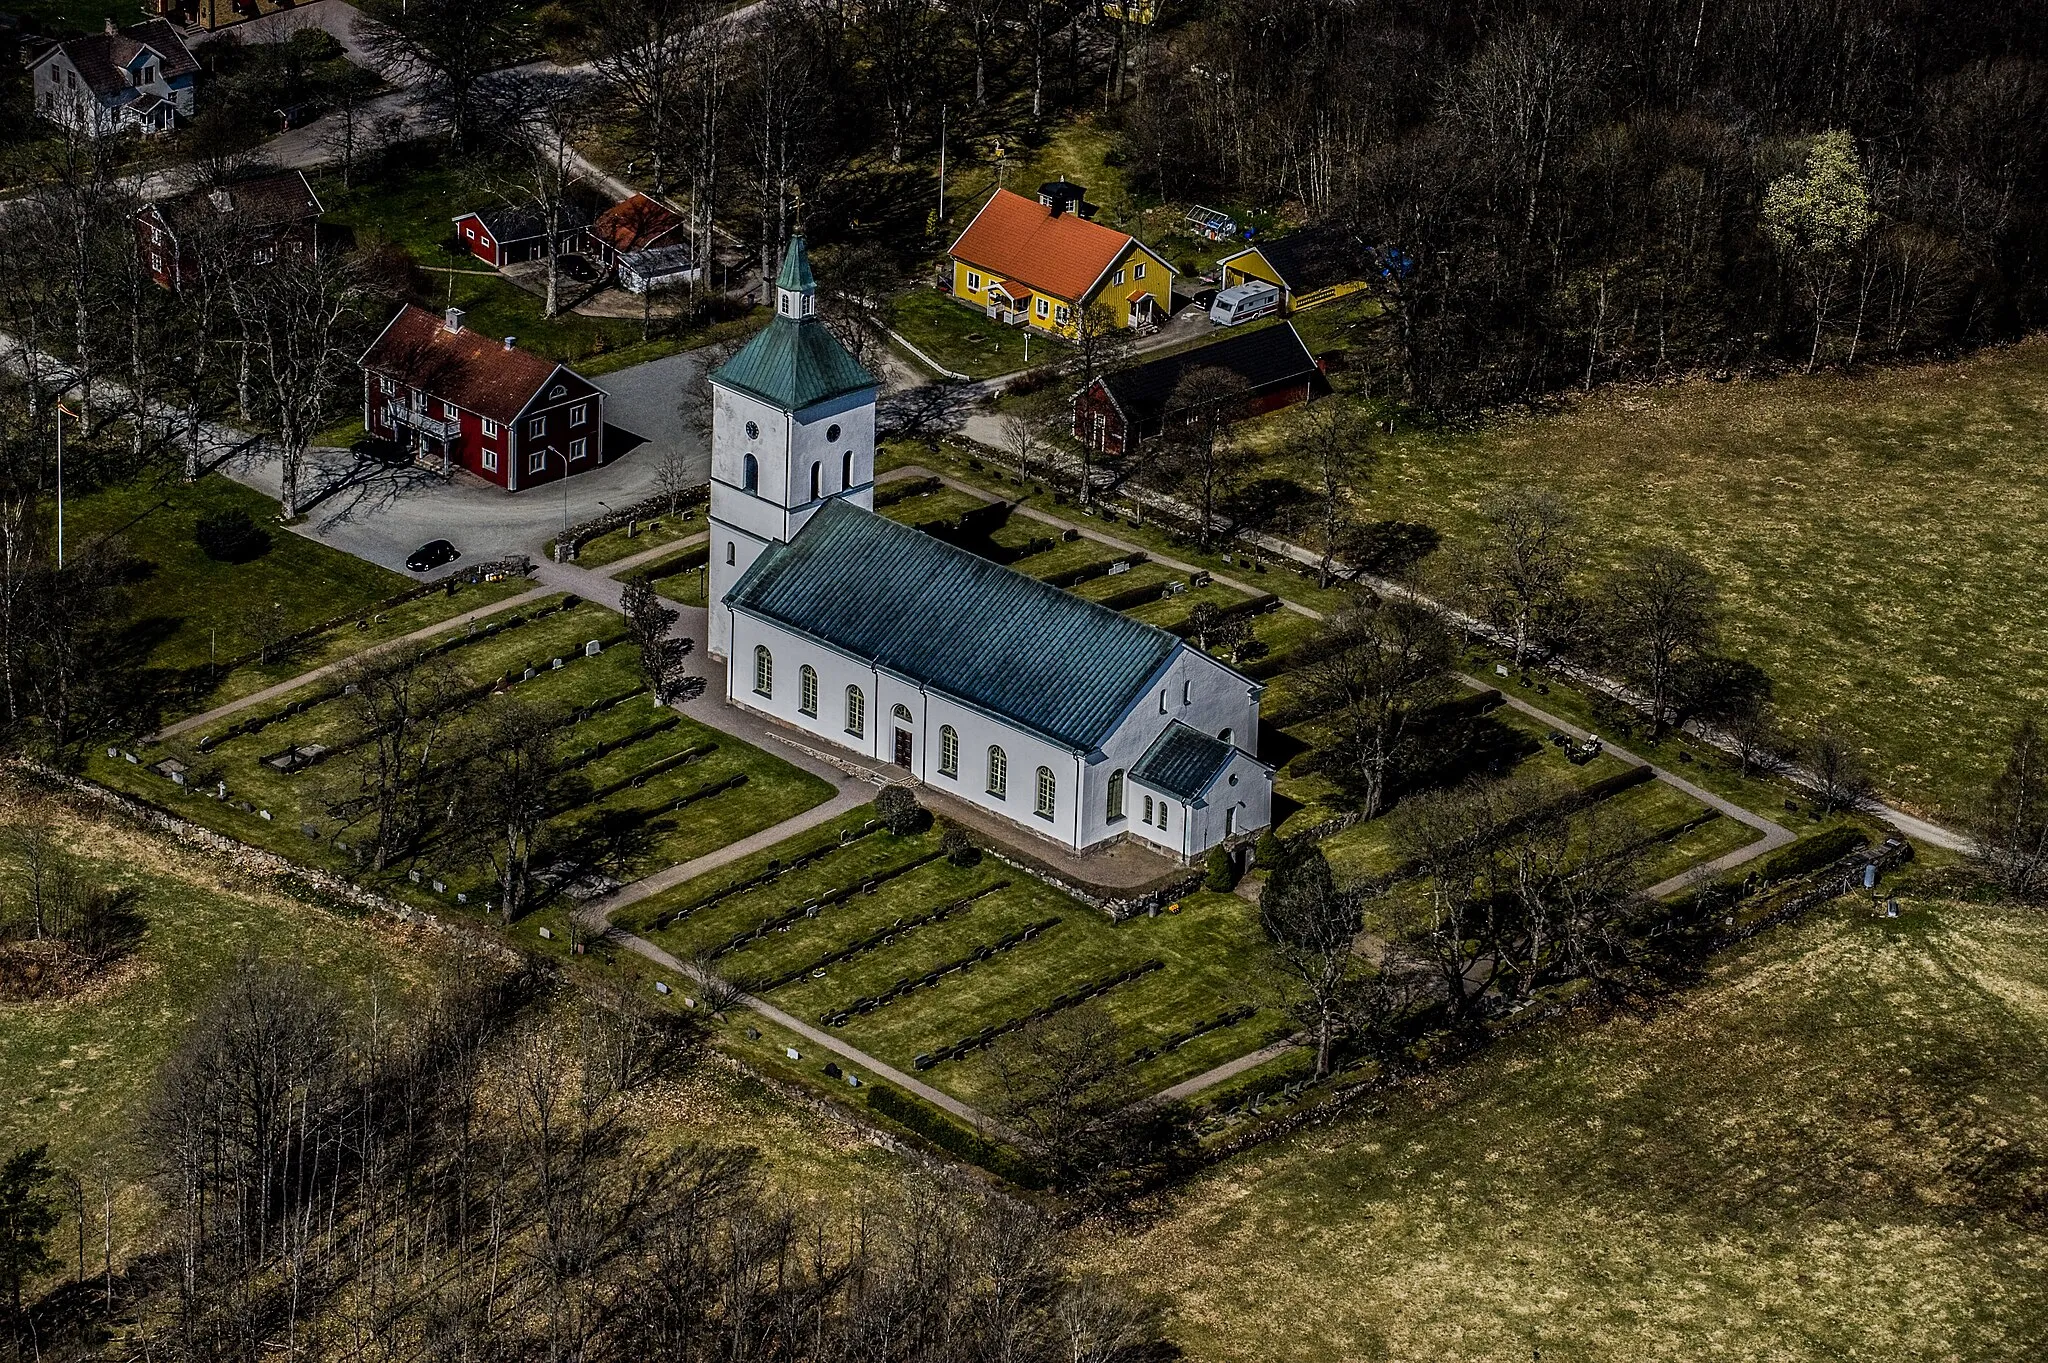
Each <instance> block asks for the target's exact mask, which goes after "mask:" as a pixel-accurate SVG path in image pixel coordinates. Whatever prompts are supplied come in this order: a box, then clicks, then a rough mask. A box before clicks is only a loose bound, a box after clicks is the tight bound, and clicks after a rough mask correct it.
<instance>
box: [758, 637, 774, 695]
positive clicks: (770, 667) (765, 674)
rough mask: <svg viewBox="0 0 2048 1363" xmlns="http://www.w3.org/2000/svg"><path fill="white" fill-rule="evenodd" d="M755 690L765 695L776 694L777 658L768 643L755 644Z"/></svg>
mask: <svg viewBox="0 0 2048 1363" xmlns="http://www.w3.org/2000/svg"><path fill="white" fill-rule="evenodd" d="M754 690H755V692H756V693H757V694H759V695H763V696H772V695H774V694H775V659H774V658H772V657H770V656H769V653H768V646H767V645H766V644H755V645H754Z"/></svg>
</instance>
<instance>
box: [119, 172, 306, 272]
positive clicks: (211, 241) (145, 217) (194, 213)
mask: <svg viewBox="0 0 2048 1363" xmlns="http://www.w3.org/2000/svg"><path fill="white" fill-rule="evenodd" d="M202 245H203V246H206V247H208V248H210V249H225V250H227V251H231V252H233V253H234V254H236V255H238V256H239V257H240V258H241V259H242V260H243V261H244V262H246V263H248V264H251V265H268V264H270V263H271V262H272V261H274V260H277V259H279V258H280V257H292V256H301V255H311V254H313V252H314V251H316V250H318V249H319V247H320V200H319V198H318V197H317V196H315V195H314V193H313V187H312V186H311V185H309V184H307V183H306V177H305V176H304V175H302V174H300V173H299V172H298V171H296V170H288V171H285V172H283V173H282V174H279V175H259V176H257V177H255V178H253V179H249V180H237V181H235V182H234V183H232V184H226V185H221V186H220V187H218V188H216V189H204V190H194V191H193V192H191V193H190V194H184V195H181V196H179V197H178V198H175V199H169V200H166V201H165V202H163V203H153V204H144V205H143V206H142V208H141V209H140V210H138V211H137V213H136V214H135V249H136V250H137V251H138V252H140V253H141V257H142V261H143V264H144V265H146V266H147V267H148V269H149V275H150V278H152V279H154V280H156V282H157V283H158V284H159V285H161V286H163V287H164V288H166V289H170V290H173V291H177V290H181V289H183V288H184V286H185V281H186V280H187V279H189V278H190V277H191V276H192V272H193V271H194V270H195V269H196V268H197V262H198V253H199V250H200V248H201V246H202Z"/></svg>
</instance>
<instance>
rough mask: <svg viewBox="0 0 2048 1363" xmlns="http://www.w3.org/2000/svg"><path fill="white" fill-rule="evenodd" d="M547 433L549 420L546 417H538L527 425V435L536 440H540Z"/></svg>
mask: <svg viewBox="0 0 2048 1363" xmlns="http://www.w3.org/2000/svg"><path fill="white" fill-rule="evenodd" d="M547 433H548V419H547V418H546V417H544V416H537V417H535V418H533V420H531V421H529V422H527V423H526V434H527V435H528V436H529V437H531V438H532V439H534V440H538V439H540V438H541V437H542V436H544V435H546V434H547Z"/></svg>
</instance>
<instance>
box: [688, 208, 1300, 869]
mask: <svg viewBox="0 0 2048 1363" xmlns="http://www.w3.org/2000/svg"><path fill="white" fill-rule="evenodd" d="M776 282H777V289H776V316H775V318H774V320H773V321H771V322H770V323H769V324H768V326H767V327H766V328H765V329H764V330H763V331H762V332H761V333H760V334H759V335H757V336H755V337H754V339H753V340H752V341H750V342H749V343H748V344H747V346H746V347H745V349H743V350H741V351H740V353H739V354H737V355H735V356H734V357H733V358H732V360H731V361H730V362H728V363H727V364H725V365H724V366H722V367H721V368H720V369H719V370H718V371H717V372H715V373H714V374H713V375H712V376H711V386H712V428H711V430H712V435H711V516H710V520H711V546H710V552H711V574H710V590H709V593H708V598H709V601H710V605H711V610H710V615H711V651H712V652H713V653H714V654H717V655H718V656H719V657H721V658H723V659H725V661H726V664H727V666H726V678H727V683H726V690H727V697H726V698H727V699H728V700H729V701H731V702H732V703H733V704H735V705H742V706H745V707H747V708H749V709H752V710H756V711H759V712H760V713H762V714H764V715H767V716H770V717H772V718H774V719H776V720H779V721H781V722H782V723H784V724H787V725H790V726H791V727H793V728H796V729H801V730H803V731H804V732H805V733H807V734H810V735H813V736H815V737H816V738H820V739H824V740H827V741H829V742H831V743H835V744H838V745H839V746H841V747H844V748H848V749H851V750H852V751H854V752H857V753H860V754H861V755H863V756H864V757H867V758H870V759H872V760H875V761H878V762H894V763H895V764H896V765H897V766H900V767H903V768H904V769H906V770H907V771H908V772H909V773H910V774H911V775H912V776H913V777H915V778H916V779H917V780H918V781H920V782H922V783H923V784H925V785H927V786H929V787H932V788H933V789H936V790H941V791H944V792H945V793H946V794H948V795H952V796H954V797H956V798H958V799H961V800H965V801H967V802H969V803H971V804H974V805H978V806H980V807H981V808H983V809H986V810H989V811H991V812H993V813H996V814H1000V815H1002V816H1003V817H1004V818H1007V819H1009V820H1011V821H1012V822H1013V823H1015V824H1016V825H1017V826H1018V827H1019V828H1021V829H1025V830H1028V831H1029V832H1031V833H1033V834H1036V835H1038V836H1041V837H1046V838H1050V839H1052V840H1054V841H1056V842H1058V843H1061V844H1064V845H1065V846H1066V847H1068V848H1070V849H1073V850H1076V851H1078V850H1081V849H1084V848H1089V847H1093V846H1096V845H1098V844H1101V843H1105V842H1108V841H1110V840H1112V839H1115V838H1122V837H1128V838H1133V839H1137V840H1138V841H1140V842H1142V843H1144V844H1146V845H1149V846H1152V847H1154V848H1156V849H1159V850H1162V851H1165V852H1167V853H1169V854H1172V855H1175V856H1178V857H1181V858H1184V859H1192V858H1194V857H1197V856H1199V855H1201V854H1202V853H1204V852H1206V851H1207V850H1208V849H1209V848H1211V847H1213V846H1215V845H1216V844H1217V843H1219V842H1222V841H1224V840H1225V839H1227V838H1232V837H1235V836H1237V835H1239V834H1242V833H1247V832H1250V831H1252V830H1254V829H1258V828H1262V827H1264V826H1265V825H1266V824H1267V823H1268V822H1269V821H1270V820H1271V816H1272V804H1273V769H1272V768H1271V767H1270V766H1267V765H1266V764H1265V763H1263V762H1261V761H1259V759H1258V733H1259V696H1260V692H1261V691H1262V689H1263V688H1261V687H1260V686H1259V685H1258V684H1257V683H1255V682H1252V681H1249V680H1247V679H1246V678H1245V677H1243V676H1241V675H1239V674H1238V673H1237V672H1235V671H1233V670H1231V669H1230V668H1229V667H1227V666H1225V665H1224V664H1223V663H1220V662H1218V661H1217V660H1216V659H1214V658H1212V657H1210V656H1209V655H1208V654H1207V653H1205V652H1203V651H1202V650H1200V649H1197V648H1193V647H1191V646H1190V645H1189V644H1187V643H1186V642H1185V641H1183V640H1181V639H1180V638H1178V637H1176V636H1174V635H1172V634H1170V633H1168V632H1167V631H1165V630H1162V629H1159V628H1156V627H1155V626H1152V625H1148V624H1145V623H1143V622H1142V621H1138V620H1133V619H1131V618H1130V617H1129V616H1126V615H1121V614H1119V613H1117V612H1116V611H1113V610H1109V609H1107V608H1106V607H1103V606H1099V605H1096V604H1095V603H1093V602H1091V601H1086V600H1084V599H1082V598H1081V597H1078V596H1075V595H1073V594H1072V593H1070V592H1066V591H1062V590H1061V589H1059V588H1057V587H1052V586H1048V585H1046V584H1045V583H1043V582H1039V581H1037V580H1036V579H1034V578H1031V577H1027V576H1025V575H1024V574H1022V573H1019V572H1017V571H1015V570H1014V569H1011V568H1006V567H1003V566H1002V565H1000V564H997V563H993V562H991V561H989V560H987V559H984V558H982V557H980V556H979V555H976V554H973V553H970V552H968V551H967V550H964V549H960V548H957V547H955V546H953V545H950V544H947V543H945V542H944V541H942V540H938V539H935V538H933V537H932V536H930V535H927V534H925V533H924V532H923V531H920V530H915V529H912V528H911V527H909V526H906V525H901V524H899V523H897V522H895V521H892V520H890V519H888V518H887V517H884V516H879V515H877V514H875V510H874V504H875V496H874V493H875V486H874V470H875V388H876V384H875V379H874V376H873V375H871V374H869V373H868V372H867V371H866V370H865V369H863V368H862V367H861V366H860V365H859V364H858V363H857V362H856V361H855V360H854V358H853V357H852V356H851V355H849V354H847V353H846V351H845V349H844V348H843V347H841V346H840V344H839V342H838V341H837V339H836V338H834V337H833V335H832V333H831V332H830V331H829V330H828V329H827V328H826V327H825V325H824V324H823V323H822V322H820V321H819V320H818V318H817V285H816V282H815V281H814V280H813V278H812V276H811V268H810V261H809V258H808V256H807V254H806V252H805V249H804V242H803V238H802V237H801V236H797V237H794V238H792V239H791V241H790V246H789V250H788V251H787V253H786V254H785V255H784V258H783V262H782V270H781V274H780V277H779V278H778V280H777V281H776Z"/></svg>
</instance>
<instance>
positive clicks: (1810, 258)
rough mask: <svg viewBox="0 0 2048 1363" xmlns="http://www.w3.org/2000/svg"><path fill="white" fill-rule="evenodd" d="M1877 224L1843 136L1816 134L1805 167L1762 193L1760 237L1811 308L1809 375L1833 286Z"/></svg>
mask: <svg viewBox="0 0 2048 1363" xmlns="http://www.w3.org/2000/svg"><path fill="white" fill-rule="evenodd" d="M1876 222H1877V214H1876V212H1875V210H1873V209H1872V208H1871V206H1870V188H1869V185H1868V182H1867V181H1866V180H1865V178H1864V174H1863V163H1862V161H1861V159H1860V158H1858V156H1857V155H1856V139H1855V138H1853V137H1851V136H1850V135H1849V134H1848V133H1846V132H1841V131H1838V130H1837V131H1829V132H1824V133H1821V134H1819V135H1817V136H1816V137H1815V138H1814V139H1813V141H1812V143H1811V144H1810V145H1809V146H1808V148H1807V153H1806V164H1805V165H1804V166H1803V167H1802V168H1800V169H1799V170H1796V171H1793V172H1792V173H1791V174H1789V175H1782V176H1780V177H1778V178H1777V179H1776V180H1773V181H1772V182H1771V186H1770V188H1769V189H1767V190H1765V191H1764V203H1763V232H1764V236H1765V237H1767V238H1769V240H1770V243H1771V245H1773V246H1774V247H1776V248H1777V249H1778V250H1779V252H1781V253H1782V254H1783V255H1784V256H1785V257H1786V258H1787V259H1788V260H1790V261H1791V262H1792V264H1793V267H1794V268H1795V269H1797V270H1798V271H1799V272H1800V274H1801V275H1802V276H1803V277H1804V278H1805V282H1806V294H1807V301H1808V304H1809V305H1810V306H1811V307H1812V309H1813V348H1812V350H1811V351H1810V352H1809V353H1808V355H1807V357H1806V368H1807V371H1808V372H1809V373H1810V372H1812V370H1813V367H1814V366H1815V365H1816V364H1818V363H1819V362H1820V340H1821V335H1822V333H1823V331H1824V330H1825V329H1826V327H1827V319H1828V308H1829V305H1830V304H1831V303H1832V302H1833V300H1834V296H1835V289H1836V286H1837V285H1838V284H1839V283H1840V282H1841V279H1842V276H1843V274H1844V273H1845V272H1846V271H1847V269H1848V266H1849V261H1850V258H1851V257H1852V256H1854V255H1855V253H1856V248H1857V247H1858V246H1860V245H1862V243H1863V239H1864V238H1865V237H1866V236H1868V235H1870V229H1871V228H1872V227H1873V226H1874V225H1875V224H1876Z"/></svg>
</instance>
